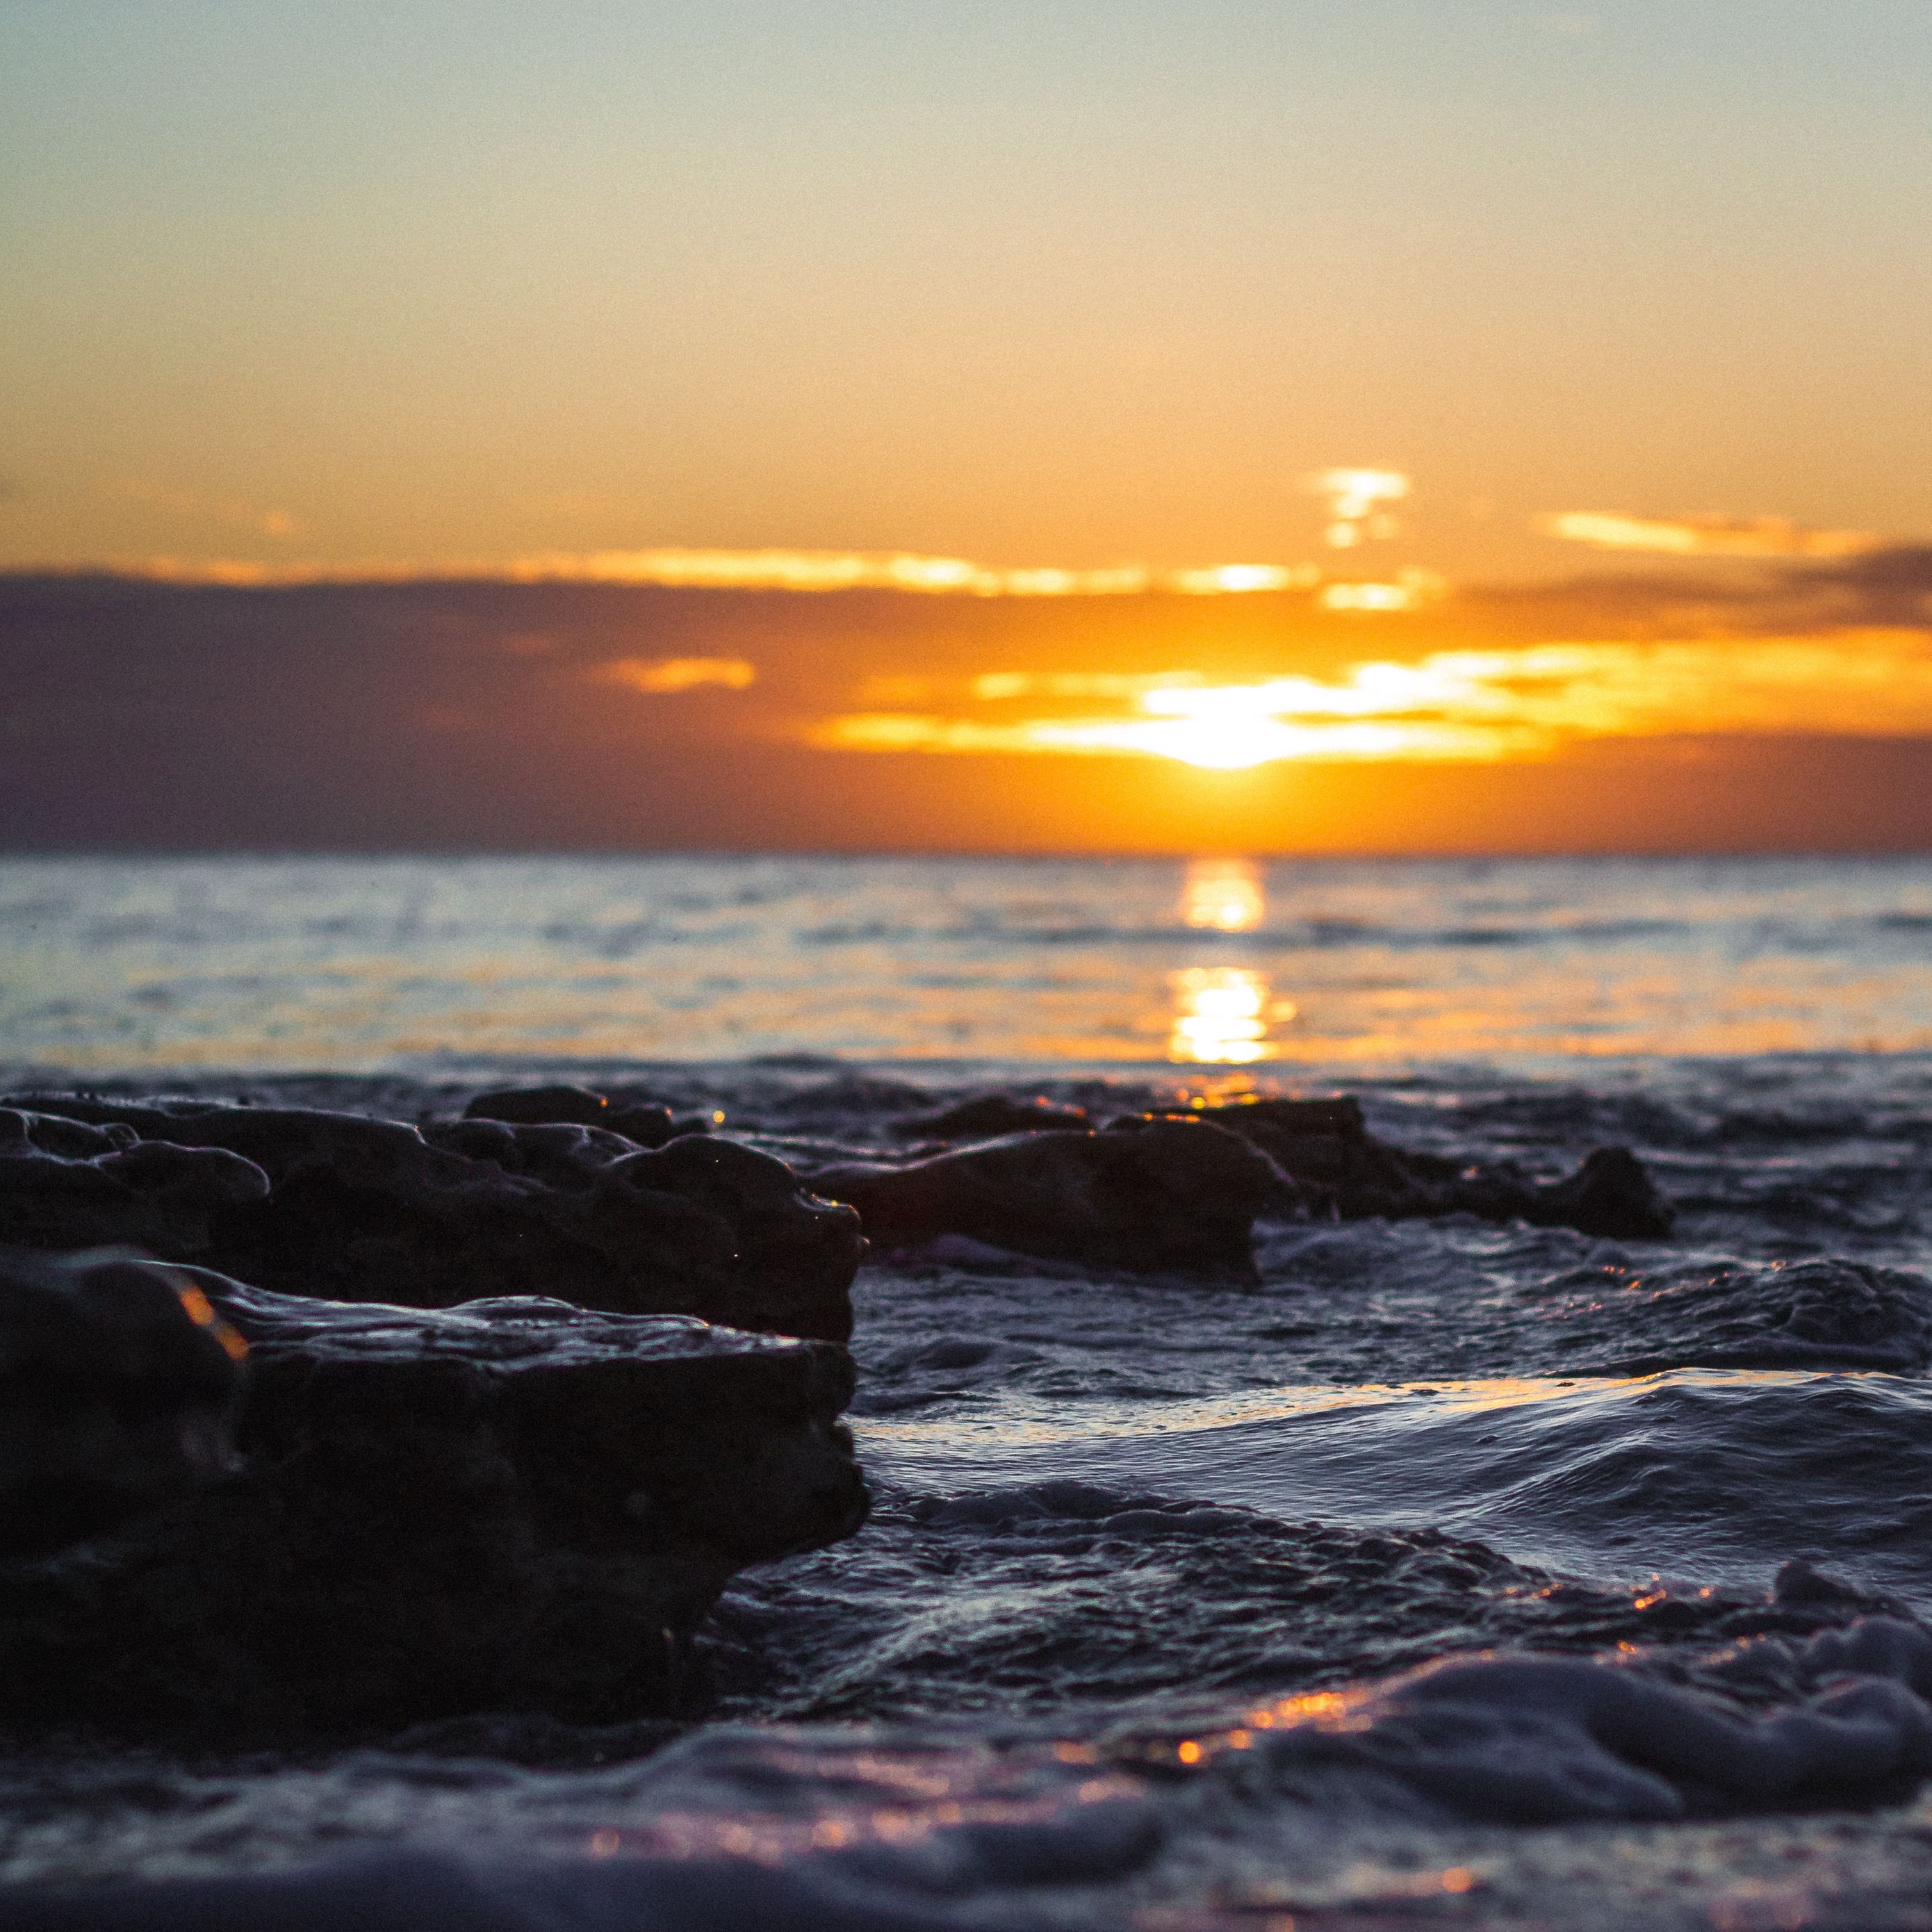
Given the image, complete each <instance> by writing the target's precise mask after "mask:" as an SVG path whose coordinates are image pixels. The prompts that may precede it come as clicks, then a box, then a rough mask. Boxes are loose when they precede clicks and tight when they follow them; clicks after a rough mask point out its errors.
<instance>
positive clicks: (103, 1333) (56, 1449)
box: [0, 1253, 248, 1558]
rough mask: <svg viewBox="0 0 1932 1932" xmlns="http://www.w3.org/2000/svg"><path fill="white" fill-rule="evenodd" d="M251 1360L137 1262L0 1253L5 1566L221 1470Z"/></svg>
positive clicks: (210, 1319) (184, 1287) (113, 1522)
mask: <svg viewBox="0 0 1932 1932" xmlns="http://www.w3.org/2000/svg"><path fill="white" fill-rule="evenodd" d="M247 1352H248V1350H247V1347H246V1346H245V1344H244V1343H243V1342H242V1339H241V1337H239V1335H237V1334H236V1333H235V1331H233V1329H232V1328H229V1327H228V1326H227V1325H226V1324H225V1323H223V1322H222V1321H221V1320H220V1318H219V1317H218V1316H217V1315H216V1314H215V1313H214V1310H213V1308H212V1307H211V1306H210V1305H209V1303H208V1298H207V1297H206V1296H205V1295H203V1294H202V1292H200V1291H199V1289H196V1288H195V1287H194V1286H192V1285H190V1284H186V1283H178V1282H175V1281H171V1280H169V1279H168V1278H167V1277H165V1276H164V1275H163V1274H160V1272H158V1271H156V1270H155V1269H153V1268H148V1267H147V1266H145V1265H142V1263H140V1262H136V1261H134V1260H133V1259H129V1258H127V1257H124V1256H116V1255H113V1254H109V1255H105V1256H98V1257H85V1258H83V1259H82V1260H81V1261H80V1262H78V1263H77V1262H56V1261H52V1260H50V1259H48V1258H47V1257H46V1256H42V1255H35V1254H26V1253H7V1254H4V1255H0V1558H17V1557H23V1556H40V1555H43V1554H46V1553H49V1552H51V1551H52V1550H58V1549H60V1548H62V1547H64V1546H65V1545H67V1544H73V1543H77V1542H80V1541H83V1539H85V1538H88V1537H91V1536H95V1535H100V1534H101V1532H104V1531H107V1530H110V1529H114V1528H115V1527H117V1526H118V1525H120V1524H121V1523H124V1522H126V1521H127V1520H129V1519H130V1518H131V1517H136V1516H139V1515H140V1514H142V1513H144V1512H145V1511H148V1510H151V1509H154V1508H157V1507H158V1506H159V1505H161V1504H163V1503H165V1502H169V1501H171V1500H172V1499H174V1498H175V1497H176V1496H181V1495H183V1494H184V1493H187V1491H189V1490H192V1489H193V1488H194V1487H196V1485H197V1484H201V1483H204V1482H206V1481H209V1480H210V1479H211V1478H213V1477H214V1476H217V1475H221V1474H223V1473H225V1472H227V1471H228V1470H229V1469H230V1468H231V1467H232V1466H233V1463H234V1455H233V1444H232V1442H231V1440H230V1437H229V1423H230V1421H231V1418H232V1415H233V1411H234V1409H235V1406H236V1401H237V1400H238V1398H239V1395H240V1394H241V1388H242V1369H241V1366H240V1364H241V1358H242V1357H243V1356H244V1355H246V1354H247Z"/></svg>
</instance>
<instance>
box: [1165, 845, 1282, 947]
mask: <svg viewBox="0 0 1932 1932" xmlns="http://www.w3.org/2000/svg"><path fill="white" fill-rule="evenodd" d="M1267 912H1268V900H1267V898H1266V896H1265V895H1264V893H1263V892H1262V875H1261V874H1260V872H1259V871H1258V870H1257V869H1256V867H1255V865H1253V862H1251V861H1250V860H1248V859H1191V860H1190V862H1189V863H1188V867H1187V879H1186V880H1185V882H1184V883H1183V885H1182V886H1181V917H1182V918H1183V919H1185V920H1186V921H1187V923H1188V924H1189V925H1190V926H1194V927H1196V929H1208V930H1211V931H1213V932H1251V931H1253V929H1254V928H1255V927H1256V926H1259V925H1260V924H1261V922H1262V919H1263V918H1264V917H1265V916H1266V915H1267Z"/></svg>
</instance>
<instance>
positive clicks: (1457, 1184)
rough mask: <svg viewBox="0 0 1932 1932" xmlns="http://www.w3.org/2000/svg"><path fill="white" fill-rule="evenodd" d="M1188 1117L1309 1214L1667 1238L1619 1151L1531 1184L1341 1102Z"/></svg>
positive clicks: (1510, 1167) (1636, 1165) (1640, 1179)
mask: <svg viewBox="0 0 1932 1932" xmlns="http://www.w3.org/2000/svg"><path fill="white" fill-rule="evenodd" d="M1196 1118H1199V1119H1200V1120H1202V1121H1208V1122H1210V1123H1211V1124H1214V1125H1215V1126H1217V1127H1224V1128H1226V1129H1227V1130H1229V1132H1231V1133H1236V1134H1238V1135H1239V1136H1241V1138H1242V1139H1244V1140H1245V1141H1247V1142H1249V1143H1250V1145H1253V1146H1254V1147H1256V1148H1259V1149H1260V1150H1261V1151H1262V1153H1264V1154H1267V1155H1268V1157H1269V1158H1270V1159H1271V1160H1273V1161H1274V1163H1276V1165H1277V1166H1279V1167H1280V1169H1281V1170H1282V1172H1283V1173H1284V1174H1286V1175H1288V1176H1289V1178H1290V1179H1291V1180H1292V1181H1293V1182H1294V1183H1295V1187H1296V1189H1297V1190H1298V1193H1299V1194H1300V1196H1301V1199H1302V1201H1303V1202H1304V1203H1305V1204H1306V1205H1307V1209H1308V1211H1310V1213H1311V1214H1315V1215H1317V1216H1326V1215H1332V1216H1333V1217H1335V1218H1336V1219H1337V1220H1347V1221H1357V1220H1370V1219H1373V1218H1374V1217H1378V1216H1379V1217H1382V1218H1384V1219H1385V1220H1391V1221H1399V1220H1414V1219H1416V1218H1418V1217H1424V1216H1430V1215H1441V1214H1473V1215H1475V1216H1476V1217H1478V1219H1480V1220H1485V1221H1499V1222H1507V1221H1526V1222H1527V1223H1529V1225H1530V1226H1532V1227H1535V1228H1574V1229H1577V1231H1578V1232H1580V1233H1582V1234H1586V1235H1600V1236H1604V1237H1606V1238H1610V1239H1612V1240H1622V1241H1633V1240H1635V1241H1643V1240H1649V1241H1658V1240H1661V1239H1663V1238H1664V1236H1666V1235H1668V1234H1669V1233H1670V1230H1671V1225H1672V1220H1673V1217H1672V1214H1671V1211H1670V1206H1669V1205H1668V1204H1667V1202H1665V1201H1664V1198H1663V1196H1661V1194H1659V1193H1658V1191H1657V1189H1656V1187H1655V1184H1653V1183H1652V1180H1651V1178H1650V1176H1649V1174H1648V1173H1647V1172H1646V1171H1645V1169H1644V1166H1643V1163H1642V1162H1640V1160H1638V1159H1637V1157H1636V1156H1635V1155H1634V1154H1632V1153H1631V1152H1630V1151H1629V1150H1628V1148H1597V1149H1596V1150H1595V1151H1594V1152H1592V1153H1591V1154H1589V1155H1588V1156H1587V1157H1586V1158H1585V1160H1584V1161H1583V1165H1582V1166H1580V1167H1579V1168H1578V1169H1577V1171H1576V1172H1574V1174H1571V1175H1567V1176H1565V1178H1563V1179H1562V1180H1560V1181H1536V1180H1535V1179H1533V1178H1531V1177H1530V1176H1529V1175H1526V1173H1524V1172H1523V1171H1522V1170H1521V1169H1520V1168H1518V1167H1517V1166H1515V1165H1514V1163H1490V1164H1484V1163H1477V1162H1473V1161H1470V1162H1466V1161H1460V1160H1455V1159H1453V1158H1451V1157H1448V1156H1445V1155H1442V1154H1421V1153H1415V1152H1411V1151H1405V1150H1404V1149H1403V1148H1397V1147H1394V1146H1391V1145H1390V1144H1389V1143H1388V1142H1386V1141H1384V1140H1381V1139H1378V1138H1377V1137H1376V1136H1375V1135H1373V1134H1372V1133H1370V1131H1369V1128H1368V1124H1367V1121H1366V1120H1365V1119H1364V1116H1363V1113H1362V1108H1361V1102H1360V1101H1358V1100H1355V1098H1354V1097H1352V1096H1350V1095H1346V1094H1344V1095H1340V1096H1338V1097H1336V1098H1334V1099H1333V1100H1251V1101H1246V1102H1243V1103H1239V1104H1237V1105H1235V1106H1224V1107H1210V1108H1207V1109H1202V1110H1200V1111H1199V1112H1198V1113H1197V1115H1196Z"/></svg>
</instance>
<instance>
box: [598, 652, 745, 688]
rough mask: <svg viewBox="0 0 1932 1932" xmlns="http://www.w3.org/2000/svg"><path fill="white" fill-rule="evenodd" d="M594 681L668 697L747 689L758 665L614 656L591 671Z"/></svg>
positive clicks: (742, 661) (736, 661)
mask: <svg viewBox="0 0 1932 1932" xmlns="http://www.w3.org/2000/svg"><path fill="white" fill-rule="evenodd" d="M757 676H758V672H757V666H756V665H755V664H748V663H747V662H746V661H745V659H744V658H612V659H611V660H610V662H608V663H607V664H598V665H597V666H596V667H595V668H594V669H593V670H591V671H590V672H589V678H590V681H591V682H592V683H593V684H614V685H619V686H621V687H622V688H623V689H625V690H626V691H641V692H642V693H643V694H645V695H646V697H670V696H674V695H675V694H677V693H679V692H681V691H698V690H702V689H703V688H705V687H706V685H710V686H713V687H716V688H721V689H723V690H725V691H748V690H749V689H750V688H751V686H752V685H754V684H755V683H756V682H757Z"/></svg>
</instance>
